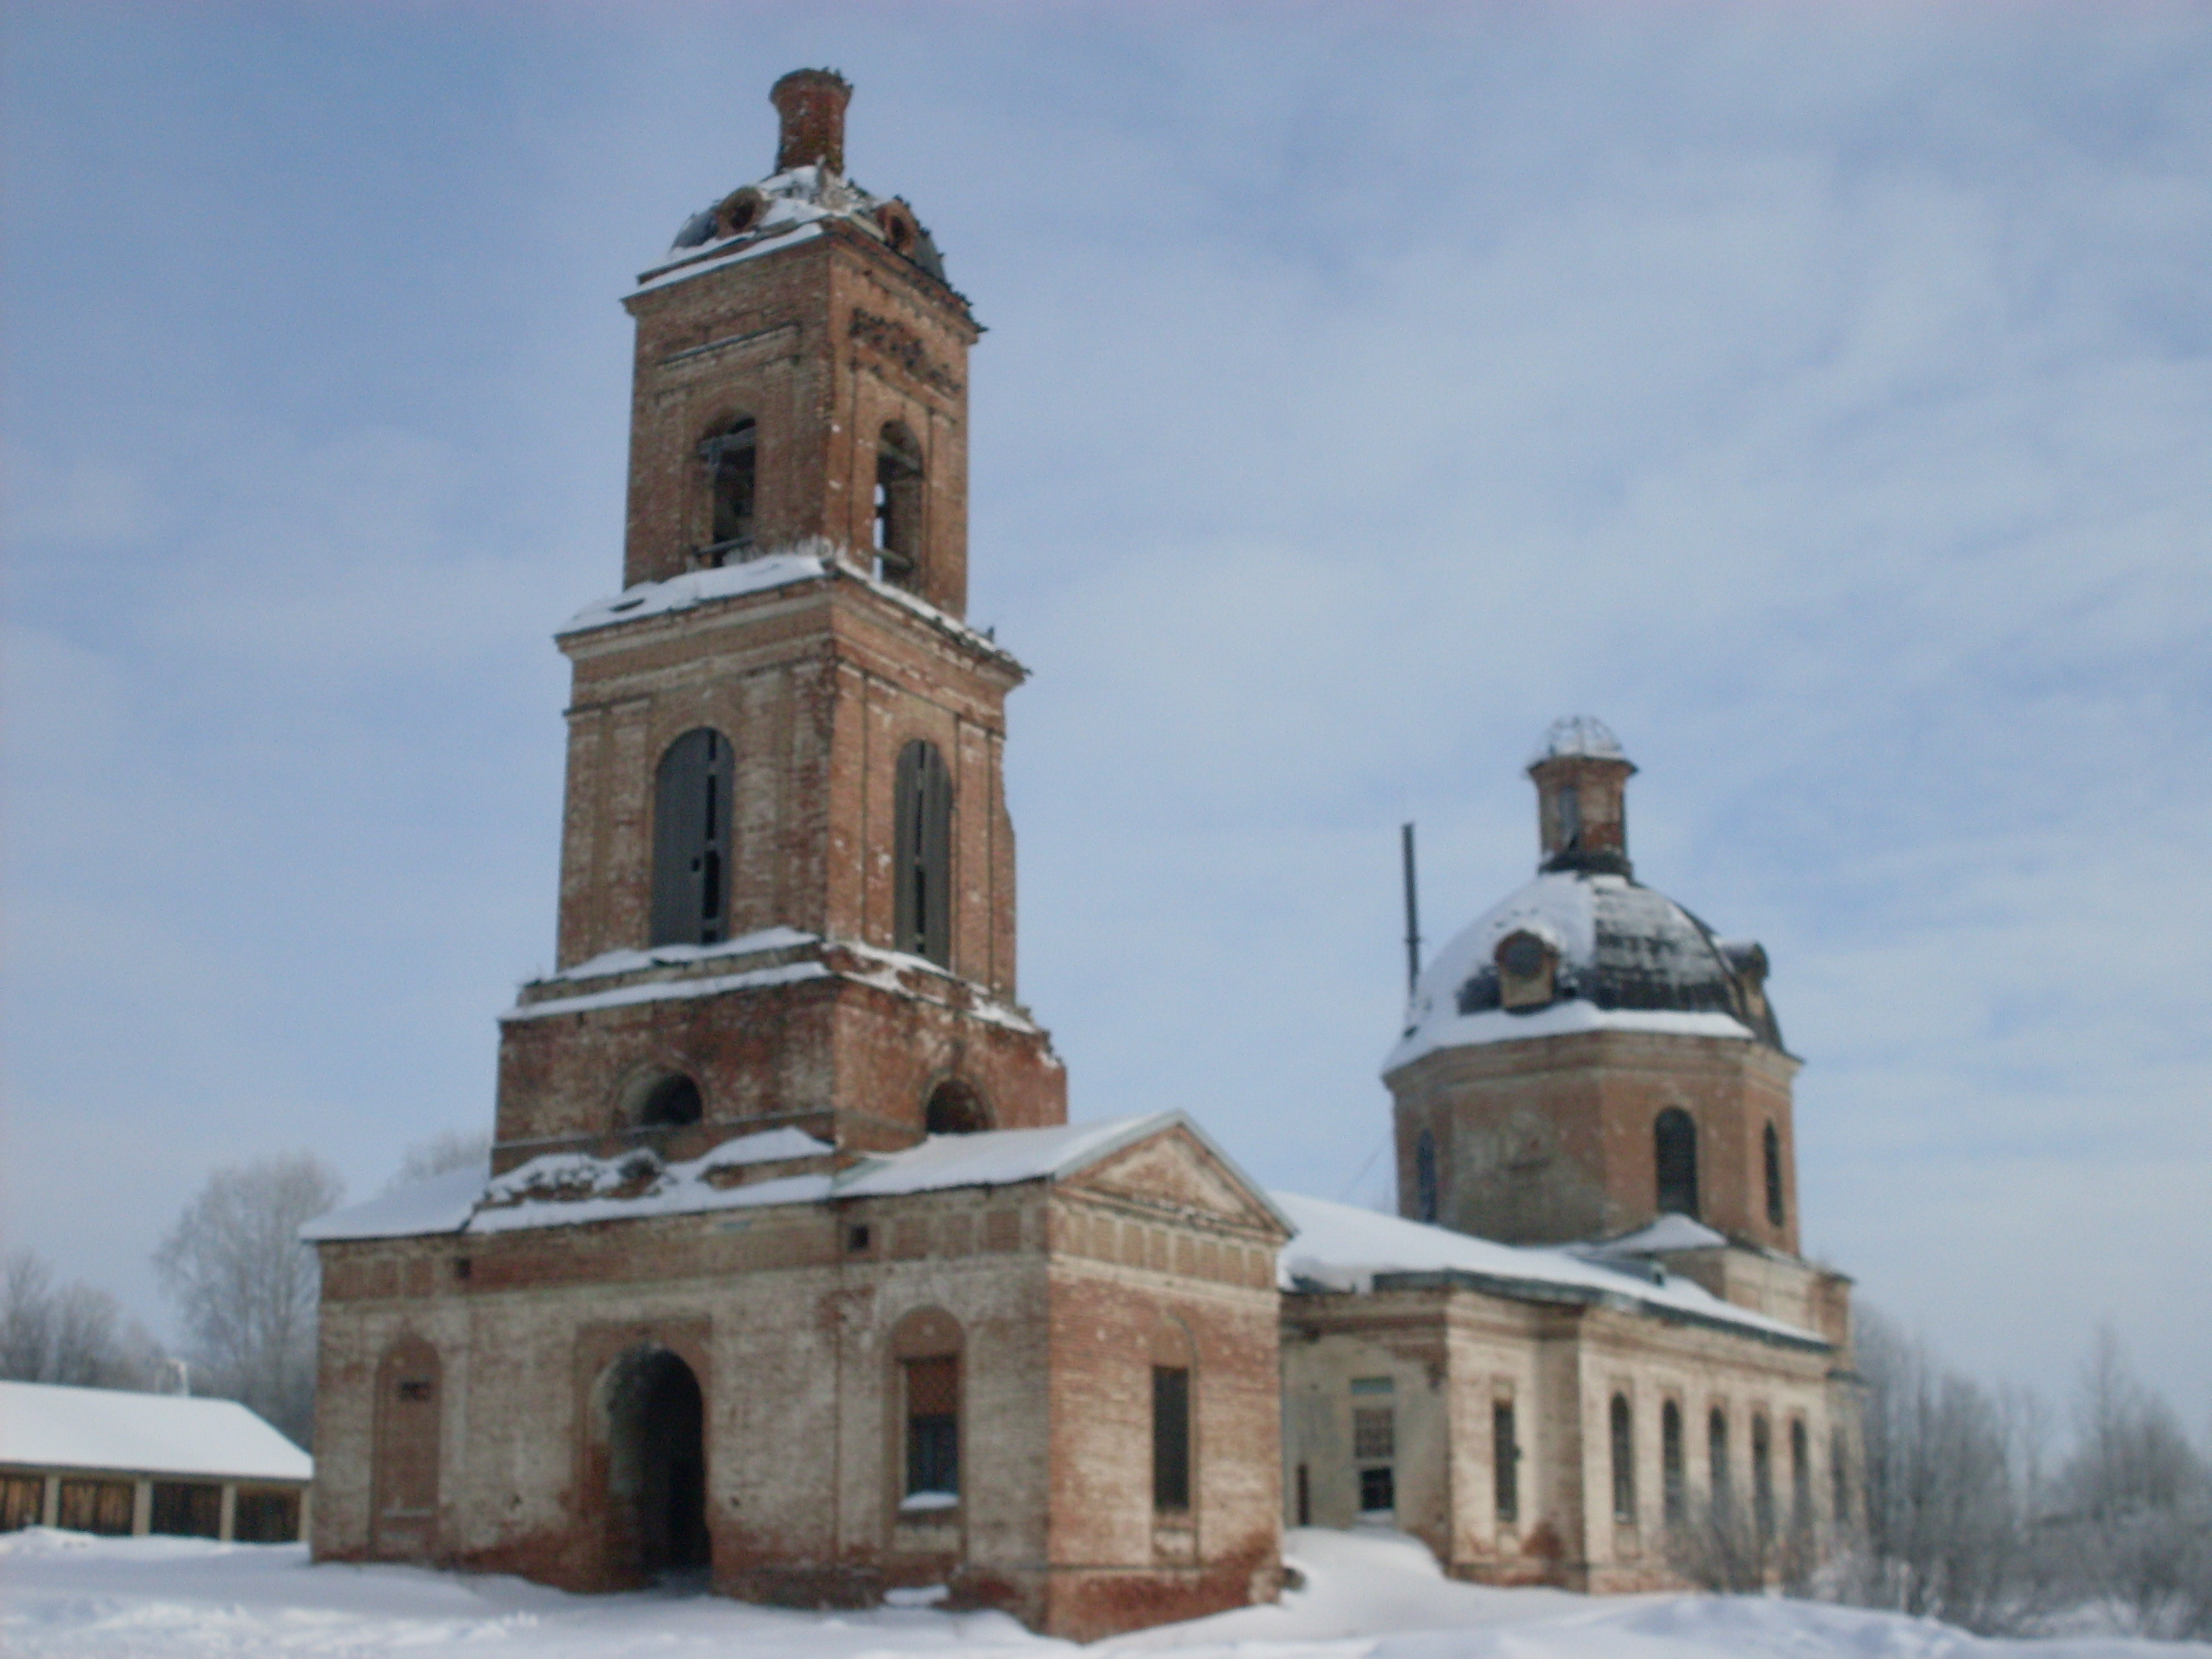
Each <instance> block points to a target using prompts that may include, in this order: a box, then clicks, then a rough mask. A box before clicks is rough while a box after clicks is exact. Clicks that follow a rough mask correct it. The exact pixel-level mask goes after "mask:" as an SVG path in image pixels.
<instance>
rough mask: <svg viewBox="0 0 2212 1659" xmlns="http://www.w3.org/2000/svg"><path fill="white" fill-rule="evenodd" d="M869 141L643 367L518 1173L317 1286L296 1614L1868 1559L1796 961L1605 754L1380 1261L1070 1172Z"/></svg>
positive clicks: (1354, 1227)
mask: <svg viewBox="0 0 2212 1659" xmlns="http://www.w3.org/2000/svg"><path fill="white" fill-rule="evenodd" d="M849 97H850V88H848V86H847V85H846V84H845V82H843V81H842V79H841V78H839V77H838V76H836V75H834V74H831V73H829V72H827V71H820V70H800V71H798V72H796V73H794V74H792V75H788V76H785V77H784V78H783V79H782V80H781V81H780V82H777V83H776V85H775V89H774V92H773V94H772V98H773V101H774V103H775V107H776V109H777V111H778V112H779V114H780V116H781V137H780V143H779V147H778V151H777V156H776V165H775V171H774V173H772V174H771V175H770V176H769V177H768V178H766V179H762V180H760V181H759V182H758V183H757V184H753V185H745V186H744V187H743V188H741V189H738V190H736V191H732V193H731V194H729V195H728V196H726V197H724V198H723V199H722V200H720V201H719V202H718V203H716V204H714V205H713V206H712V207H710V208H708V210H705V211H703V212H702V213H700V214H698V215H697V216H695V217H694V218H692V219H691V220H690V221H689V222H687V223H686V224H684V227H683V228H682V229H681V231H680V232H679V233H678V236H677V238H676V240H675V243H674V245H673V246H671V248H670V250H669V251H668V252H667V254H666V256H665V258H662V259H661V260H660V261H659V263H658V264H655V265H653V267H652V268H651V269H649V270H647V271H645V272H644V273H643V275H642V276H641V277H640V278H639V281H638V284H637V286H636V288H635V290H634V291H633V292H632V293H631V294H630V295H629V296H628V298H627V299H626V301H625V304H626V306H627V307H628V308H629V312H630V313H631V315H632V317H633V318H634V319H635V323H636V360H635V383H634V392H633V400H632V409H631V442H630V465H629V518H628V527H627V545H626V550H625V554H624V562H623V588H622V590H621V592H619V593H618V594H617V595H616V596H615V597H614V598H612V599H606V600H604V601H601V602H599V603H598V604H595V605H591V606H589V607H587V608H586V609H585V610H584V611H581V612H580V613H579V614H578V615H577V616H576V617H574V620H573V621H572V622H571V623H569V624H568V626H567V627H566V628H565V629H563V630H562V632H561V634H560V635H559V636H558V641H559V644H560V646H561V648H562V651H563V652H564V653H566V654H567V655H568V658H569V659H570V662H571V664H572V665H573V670H574V690H573V694H572V696H571V697H570V700H569V704H568V709H567V720H568V782H567V795H566V800H565V805H564V811H563V829H562V870H561V893H560V909H559V923H558V940H559V946H558V958H557V965H556V969H555V970H554V971H553V972H552V973H550V975H546V976H545V977H544V978H543V979H540V980H538V981H534V982H532V983H531V984H528V985H526V986H525V987H523V988H522V991H521V993H520V996H519V998H518V1000H517V1002H516V1005H515V1006H514V1007H513V1009H511V1010H510V1011H509V1012H507V1014H506V1015H504V1016H503V1017H502V1019H501V1038H500V1065H499V1088H498V1101H497V1107H496V1127H495V1144H494V1148H493V1152H492V1162H491V1169H490V1171H489V1180H487V1179H486V1176H485V1172H484V1171H483V1170H480V1169H479V1170H471V1171H464V1172H460V1173H459V1174H457V1175H455V1176H447V1177H444V1178H441V1179H440V1180H438V1181H435V1182H427V1183H423V1184H422V1185H419V1186H417V1187H415V1188H406V1189H403V1190H401V1191H399V1192H398V1193H395V1194H390V1195H388V1196H386V1198H383V1199H380V1200H374V1201H372V1202H370V1203H368V1204H365V1205H362V1206H356V1208H354V1209H352V1210H349V1211H346V1212H341V1213H340V1214H338V1215H336V1216H333V1217H330V1218H325V1220H323V1221H321V1222H319V1223H318V1224H316V1225H314V1226H313V1227H312V1228H311V1229H310V1230H309V1234H310V1237H313V1239H314V1240H315V1242H316V1243H317V1245H318V1248H319V1254H320V1256H321V1261H322V1272H323V1303H322V1327H321V1355H320V1389H319V1398H318V1407H317V1425H316V1435H317V1440H316V1449H317V1491H316V1498H315V1504H314V1506H313V1515H314V1549H315V1553H316V1555H317V1557H318V1558H319V1559H336V1560H400V1561H420V1562H425V1563H431V1564H440V1565H453V1566H459V1567H464V1568H472V1569H480V1570H489V1571H512V1572H518V1573H521V1574H524V1575H526V1576H528V1577H532V1578H536V1579H539V1580H541V1581H544V1582H546V1583H555V1584H560V1585H564V1586H568V1587H570V1588H573V1589H614V1588H621V1587H624V1586H629V1585H635V1584H638V1583H645V1582H648V1581H650V1580H652V1579H653V1578H655V1577H668V1576H671V1575H673V1576H676V1577H678V1578H681V1577H684V1576H685V1575H690V1576H694V1577H696V1578H697V1580H698V1581H699V1582H701V1583H707V1584H710V1585H711V1586H712V1587H713V1588H714V1589H718V1590H720V1591H723V1592H725V1593H727V1594H731V1595H738V1596H743V1597H747V1598H750V1599H754V1600H759V1601H769V1602H775V1603H780V1604H785V1605H793V1606H821V1605H835V1606H865V1605H869V1604H872V1603H873V1602H875V1601H878V1600H880V1599H881V1598H882V1596H883V1595H884V1593H885V1592H886V1591H887V1590H890V1589H897V1588H901V1587H921V1586H939V1585H941V1586H944V1587H945V1597H946V1600H947V1601H948V1602H949V1604H951V1605H955V1606H996V1607H1006V1608H1007V1609H1009V1610H1011V1611H1012V1612H1013V1613H1016V1614H1018V1616H1019V1617H1020V1618H1022V1619H1023V1620H1025V1621H1026V1622H1028V1623H1029V1624H1030V1625H1031V1626H1033V1627H1035V1628H1037V1629H1040V1630H1045V1631H1050V1632H1056V1633H1060V1634H1064V1635H1068V1636H1073V1637H1077V1638H1091V1637H1095V1636H1099V1635H1103V1634H1108V1633H1110V1632H1116V1631H1121V1630H1126V1629H1129V1628H1132V1627H1134V1626H1141V1625H1145V1624H1150V1623H1156V1622H1159V1621H1161V1620H1171V1619H1179V1618H1187V1617H1191V1616H1194V1615H1197V1614H1200V1613H1206V1612H1211V1611H1214V1610H1218V1609H1221V1608H1225V1607H1235V1606H1240V1605H1243V1604H1245V1603H1248V1602H1251V1601H1264V1600H1267V1599H1271V1598H1272V1597H1273V1596H1274V1595H1277V1594H1278V1593H1279V1589H1280V1585H1281V1582H1282V1573H1281V1559H1282V1557H1281V1550H1282V1541H1283V1534H1284V1530H1285V1528H1286V1527H1288V1526H1294V1525H1321V1526H1351V1525H1356V1524H1370V1525H1374V1524H1388V1525H1395V1526H1397V1527H1400V1528H1403V1529H1405V1530H1407V1531H1408V1532H1411V1533H1413V1534H1416V1535H1418V1536H1419V1537H1420V1538H1422V1539H1423V1540H1425V1541H1426V1542H1427V1543H1428V1544H1429V1545H1430V1547H1431V1548H1432V1549H1433V1550H1434V1551H1435V1552H1436V1553H1437V1558H1438V1559H1439V1560H1440V1561H1441V1562H1442V1563H1443V1565H1444V1566H1445V1567H1446V1569H1447V1570H1448V1571H1452V1572H1454V1573H1456V1574H1459V1575H1461V1576H1464V1577H1474V1578H1480V1579H1484V1580H1488V1581H1492V1582H1499V1583H1517V1582H1542V1583H1558V1584H1563V1585H1567V1586H1571V1587H1574V1588H1582V1589H1613V1588H1637V1587H1644V1586H1649V1585H1655V1584H1660V1583H1667V1582H1670V1578H1671V1576H1672V1574H1673V1572H1674V1566H1673V1565H1672V1564H1671V1560H1672V1558H1670V1554H1669V1550H1668V1539H1669V1538H1670V1536H1674V1535H1675V1534H1677V1533H1678V1532H1679V1531H1680V1529H1681V1528H1684V1527H1686V1526H1688V1525H1689V1524H1691V1523H1692V1521H1693V1520H1694V1519H1696V1518H1698V1517H1706V1516H1712V1515H1716V1514H1724V1515H1729V1516H1735V1515H1741V1516H1742V1517H1743V1524H1744V1525H1745V1526H1746V1527H1747V1528H1749V1529H1750V1531H1751V1534H1752V1535H1753V1536H1755V1537H1759V1538H1762V1539H1766V1538H1773V1539H1784V1538H1786V1539H1788V1540H1791V1541H1795V1543H1796V1547H1800V1548H1801V1549H1804V1550H1812V1551H1817V1550H1819V1549H1820V1548H1821V1547H1825V1541H1826V1540H1827V1539H1828V1538H1830V1537H1832V1535H1833V1533H1834V1531H1835V1529H1836V1528H1837V1527H1838V1525H1841V1524H1844V1523H1846V1522H1847V1521H1848V1504H1849V1496H1848V1494H1849V1490H1850V1483H1849V1481H1848V1480H1847V1479H1846V1474H1845V1471H1846V1468H1847V1466H1848V1464H1849V1462H1850V1459H1851V1458H1852V1457H1853V1456H1854V1455H1855V1452H1854V1449H1853V1447H1852V1445H1851V1443H1850V1434H1849V1431H1848V1422H1849V1413H1848V1411H1847V1410H1846V1409H1845V1406H1846V1402H1847V1400H1848V1391H1849V1388H1850V1379H1849V1370H1850V1363H1849V1358H1850V1356H1849V1308H1848V1285H1847V1282H1846V1281H1844V1280H1843V1279H1840V1278H1838V1277H1837V1276H1835V1275H1833V1274H1831V1273H1826V1272H1823V1271H1821V1270H1820V1269H1817V1268H1815V1267H1812V1266H1811V1265H1809V1264H1808V1263H1807V1262H1805V1261H1802V1259H1801V1258H1800V1257H1799V1256H1798V1255H1797V1254H1796V1251H1797V1231H1796V1183H1795V1177H1794V1158H1795V1153H1794V1135H1793V1128H1792V1124H1791V1118H1790V1080H1791V1078H1792V1076H1793V1074H1794V1073H1795V1071H1796V1065H1797V1062H1796V1060H1794V1059H1792V1058H1791V1057H1790V1055H1789V1054H1788V1053H1787V1051H1786V1050H1785V1049H1784V1048H1783V1046H1782V1041H1781V1036H1780V1032H1779V1029H1778V1025H1777V1024H1776V1021H1775V1018H1774V1016H1773V1013H1772V1012H1771V1008H1770V1007H1769V1005H1768V1003H1767V1001H1766V999H1765V971H1766V964H1765V957H1764V955H1763V953H1762V952H1760V951H1759V947H1758V946H1756V945H1750V944H1747V943H1732V942H1727V941H1723V940H1719V939H1716V938H1714V936H1713V935H1712V934H1711V933H1710V932H1709V931H1708V930H1707V929H1706V928H1705V927H1704V925H1703V924H1702V923H1700V922H1699V921H1697V920H1696V919H1695V918H1694V917H1692V916H1691V915H1689V913H1687V912H1686V911H1684V910H1682V909H1680V907H1678V906H1675V905H1674V904H1673V903H1672V902H1670V901H1668V900H1667V899H1665V898H1663V897H1662V896H1659V895H1658V894H1656V892H1653V891H1652V890H1650V889H1648V888H1645V887H1643V886H1640V885H1639V884H1637V883H1636V882H1635V881H1634V879H1633V877H1632V871H1631V866H1630V864H1629V861H1628V857H1627V844H1626V828H1625V825H1626V811H1625V804H1624V803H1625V787H1626V779H1627V777H1628V775H1629V774H1630V772H1631V771H1632V767H1631V766H1630V765H1629V763H1627V761H1626V758H1625V757H1623V756H1622V755H1621V753H1620V749H1619V745H1618V744H1617V743H1615V742H1614V740H1613V738H1612V737H1611V735H1610V733H1608V732H1605V730H1604V729H1603V728H1602V727H1601V726H1597V725H1596V724H1595V722H1591V721H1575V722H1566V723H1563V724H1562V725H1561V726H1559V727H1555V728H1554V731H1553V734H1552V735H1551V737H1550V738H1548V739H1547V744H1546V745H1545V748H1544V750H1543V751H1542V752H1541V754H1540V756H1539V757H1538V759H1537V762H1536V763H1535V764H1534V767H1533V768H1532V769H1531V770H1532V775H1533V776H1534V780H1535V781H1536V783H1537V786H1538V791H1539V797H1540V806H1541V811H1540V820H1541V845H1542V854H1543V857H1542V864H1541V872H1540V873H1539V875H1538V877H1537V878H1536V880H1535V882H1534V884H1531V885H1530V886H1529V887H1528V888H1527V889H1525V890H1522V892H1520V893H1518V894H1516V895H1515V896H1512V897H1510V898H1509V899H1508V900H1507V901H1506V902H1504V904H1502V905H1500V906H1499V907H1498V908H1496V909H1495V910H1493V911H1492V913H1491V914H1490V915H1487V916H1486V917H1484V918H1483V919H1481V920H1480V921H1477V922H1476V923H1475V924H1474V926H1473V927H1470V928H1468V930H1467V931H1466V932H1464V933H1462V934H1461V935H1460V936H1459V938H1458V939H1455V941H1454V942H1453V943H1452V944H1451V945H1449V946H1447V947H1446V949H1445V950H1444V951H1442V952H1441V953H1439V954H1438V955H1437V957H1436V958H1435V959H1434V960H1433V961H1432V962H1431V963H1430V964H1429V965H1428V967H1427V969H1425V972H1424V973H1423V975H1422V976H1421V978H1420V981H1419V985H1418V987H1417V988H1416V991H1415V994H1414V996H1413V1001H1412V1006H1411V1008H1410V1010H1409V1015H1408V1020H1407V1026H1406V1029H1405V1030H1404V1031H1403V1032H1402V1034H1401V1037H1400V1039H1399V1042H1398V1046H1397V1048H1396V1049H1395V1051H1394V1052H1393V1054H1391V1056H1390V1059H1389V1062H1388V1063H1387V1065H1386V1068H1385V1077H1386V1081H1387V1083H1388V1085H1389V1088H1390V1090H1391V1092H1392V1094H1393V1096H1394V1097H1395V1114H1396V1120H1395V1121H1396V1137H1397V1147H1398V1164H1399V1188H1400V1191H1401V1194H1403V1199H1402V1202H1401V1209H1402V1211H1403V1212H1404V1213H1403V1215H1402V1216H1401V1217H1387V1216H1383V1215H1377V1214H1373V1213H1370V1212H1363V1211H1358V1210H1355V1209H1351V1208H1348V1207H1346V1206H1342V1205H1336V1204H1329V1203H1325V1202H1322V1201H1321V1200H1312V1199H1304V1198H1298V1197H1296V1196H1295V1195H1291V1194H1269V1193H1267V1192H1264V1191H1262V1190H1261V1189H1260V1188H1258V1187H1257V1186H1255V1184H1254V1182H1252V1181H1251V1179H1250V1178H1249V1176H1246V1175H1245V1174H1244V1173H1243V1171H1241V1170H1239V1169H1238V1167H1237V1164H1235V1163H1234V1162H1233V1161H1232V1159H1231V1158H1230V1157H1229V1156H1228V1155H1227V1154H1226V1153H1225V1152H1224V1151H1223V1150H1222V1149H1221V1148H1220V1147H1218V1146H1216V1145H1215V1144H1214V1143H1213V1142H1212V1140H1210V1139H1208V1138H1207V1137H1206V1134H1205V1133H1204V1132H1203V1131H1202V1130H1201V1129H1200V1127H1199V1126H1198V1125H1196V1124H1195V1123H1194V1122H1193V1121H1190V1120H1189V1119H1188V1117H1186V1116H1184V1115H1182V1114H1180V1113H1177V1112H1172V1111H1167V1112H1155V1113H1152V1114H1149V1115H1139V1116H1131V1117H1121V1118H1115V1119H1109V1120H1105V1121H1090V1122H1084V1123H1078V1124H1070V1123H1069V1122H1068V1121H1067V1088H1066V1072H1065V1070H1064V1068H1063V1067H1062V1066H1061V1064H1060V1060H1059V1059H1058V1057H1057V1056H1056V1055H1055V1054H1054V1052H1053V1049H1052V1045H1051V1041H1050V1038H1049V1036H1048V1034H1047V1033H1046V1031H1045V1030H1043V1029H1042V1028H1041V1027H1040V1026H1039V1025H1038V1024H1036V1021H1035V1020H1034V1019H1033V1018H1031V1016H1030V1013H1029V1012H1028V1011H1027V1010H1026V1009H1025V1008H1024V1007H1023V1006H1022V1005H1021V1004H1020V1002H1019V1001H1018V998H1017V990H1016V983H1015V973H1014V960H1015V927H1014V851H1013V832H1012V824H1011V823H1010V822H1009V819H1008V817H1007V813H1006V803H1005V793H1004V781H1003V762H1004V753H1005V745H1006V720H1005V704H1006V696H1007V694H1008V693H1009V692H1010V691H1012V690H1014V689H1015V688H1016V687H1017V686H1018V684H1020V683H1021V680H1022V678H1024V669H1023V668H1022V666H1021V665H1020V664H1019V663H1018V661H1017V660H1016V659H1014V658H1013V657H1012V655H1011V654H1009V653H1008V652H1007V651H1006V649H1005V648H1004V647H1001V646H1000V644H999V643H998V642H997V641H995V640H994V639H993V638H992V637H990V636H989V635H986V634H983V633H981V632H979V631H977V630H976V629H973V628H971V627H970V626H969V624H968V623H967V622H966V620H965V618H964V609H965V601H966V594H967V541H966V508H967V502H966V479H967V387H968V372H969V371H968V353H969V348H970V347H971V346H972V345H973V344H974V343H975V340H976V338H977V336H978V332H979V331H978V327H977V325H976V323H975V319H974V318H973V316H972V315H971V313H970V311H969V305H968V302H967V301H965V300H964V299H963V297H962V295H960V294H959V293H958V292H957V290H956V289H953V288H952V287H951V285H950V284H949V283H948V282H947V280H946V276H945V267H944V264H943V262H942V260H941V258H940V257H939V252H938V250H937V248H936V246H935V245H934V243H933V240H932V239H931V236H930V234H929V232H928V231H927V229H926V228H924V227H923V226H922V224H921V222H920V221H919V220H918V219H917V218H916V216H915V213H914V211H913V210H911V209H910V208H909V207H908V204H906V203H905V202H904V201H902V200H901V199H899V198H897V197H877V196H874V195H872V194H870V193H869V192H868V191H865V190H863V189H861V188H860V186H859V185H857V184H855V183H854V182H853V181H852V180H851V179H849V178H848V176H847V175H846V173H845V164H844V153H843V150H844V143H843V134H844V113H845V106H846V104H847V101H848V98H849Z"/></svg>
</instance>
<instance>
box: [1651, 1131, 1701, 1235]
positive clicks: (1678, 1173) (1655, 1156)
mask: <svg viewBox="0 0 2212 1659" xmlns="http://www.w3.org/2000/svg"><path fill="white" fill-rule="evenodd" d="M1651 1153H1652V1161H1653V1163H1654V1164H1656V1166H1657V1173H1658V1192H1657V1194H1656V1199H1657V1204H1656V1208H1657V1209H1658V1211H1659V1213H1660V1214H1662V1215H1686V1216H1688V1217H1689V1218H1691V1219H1692V1220H1693V1221H1694V1220H1696V1219H1697V1217H1698V1126H1697V1124H1696V1122H1695V1121H1693V1120H1692V1118H1691V1116H1690V1115H1689V1114H1688V1113H1687V1112H1686V1111H1684V1110H1683V1109H1681V1108H1680V1106H1669V1107H1668V1109H1666V1110H1665V1111H1663V1112H1662V1113H1660V1114H1659V1115H1658V1116H1657V1117H1656V1119H1654V1120H1653V1121H1652V1125H1651Z"/></svg>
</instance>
